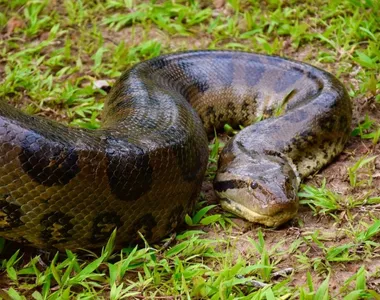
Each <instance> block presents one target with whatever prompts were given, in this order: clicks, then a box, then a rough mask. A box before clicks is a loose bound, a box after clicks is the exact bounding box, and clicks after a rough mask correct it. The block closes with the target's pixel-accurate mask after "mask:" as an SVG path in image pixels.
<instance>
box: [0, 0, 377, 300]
mask: <svg viewBox="0 0 380 300" xmlns="http://www.w3.org/2000/svg"><path fill="white" fill-rule="evenodd" d="M379 12H380V3H379V2H378V1H372V0H366V1H364V0H363V1H352V0H351V1H348V0H346V1H324V0H315V1H296V0H289V1H281V0H269V1H257V2H256V1H243V0H241V1H239V0H229V1H225V0H214V1H212V2H211V1H196V0H193V1H175V0H173V1H169V0H167V1H132V0H103V1H100V0H98V1H89V0H81V1H72V0H64V1H58V0H55V1H38V0H34V1H26V0H14V1H2V0H0V97H1V98H2V101H8V102H9V103H12V104H13V105H15V106H16V107H18V108H20V109H22V110H23V111H25V112H26V113H29V114H37V115H40V116H44V117H48V118H51V119H54V120H58V121H60V122H63V123H66V124H69V125H70V126H82V127H85V128H97V127H98V126H99V122H100V120H101V115H100V112H101V109H102V106H103V101H104V99H105V95H106V92H105V91H107V90H108V88H107V87H108V85H112V83H113V82H114V80H115V78H117V77H118V76H119V75H120V74H121V72H122V71H123V70H124V69H125V68H127V67H129V66H131V65H133V64H134V63H136V62H138V61H141V60H143V59H148V58H151V57H155V56H157V55H159V54H162V53H169V52H173V51H177V50H188V49H205V48H211V49H236V50H246V51H254V52H260V53H266V54H276V55H281V56H286V57H289V58H292V59H297V60H302V61H305V62H308V63H311V64H313V65H315V66H317V67H320V68H323V69H325V70H327V71H329V72H331V73H333V74H334V75H336V76H337V77H338V78H339V79H340V80H341V81H342V83H343V84H344V85H345V86H346V87H347V90H348V92H349V94H350V96H351V98H352V102H353V107H354V111H353V113H354V118H353V121H352V130H353V131H352V137H351V138H350V140H349V142H348V144H347V147H346V148H345V150H344V151H343V153H342V154H341V155H340V156H339V157H337V158H336V159H335V160H334V162H333V163H331V164H330V165H329V166H327V167H326V168H324V169H323V170H321V171H320V172H319V173H318V174H315V175H314V176H312V177H311V178H308V179H307V180H306V181H305V182H304V185H303V186H302V188H301V190H300V194H299V195H300V201H301V206H300V210H299V213H298V215H297V217H296V218H295V219H294V220H292V221H291V222H289V223H288V224H285V225H283V226H282V227H281V228H277V229H270V228H265V227H262V226H259V225H255V224H250V223H248V222H245V221H243V220H241V219H238V218H234V217H233V216H231V215H230V214H227V213H225V212H223V211H222V210H221V209H220V207H219V206H218V203H217V200H216V198H215V195H214V193H213V190H212V184H211V179H212V174H213V172H214V166H215V159H216V157H214V156H213V155H211V156H210V167H209V171H208V176H207V178H206V180H205V182H204V184H203V189H202V199H201V200H202V201H200V204H199V206H198V208H197V210H196V212H194V215H192V216H189V217H187V219H186V223H187V225H186V226H184V227H182V228H181V230H179V232H178V234H177V236H176V237H175V238H174V239H173V240H169V242H166V243H164V241H163V242H161V243H158V244H157V245H150V246H148V245H146V247H145V248H144V247H142V248H139V249H137V248H136V249H124V250H123V251H122V252H121V253H122V254H121V255H119V254H120V253H119V252H118V251H114V252H112V250H111V249H112V238H111V239H110V242H109V244H108V245H107V246H106V247H105V248H104V250H103V251H102V253H98V254H91V253H90V254H89V253H87V254H85V253H86V252H83V253H78V254H73V253H71V252H70V251H67V252H66V254H60V255H56V256H54V253H50V254H49V255H48V254H46V253H42V254H41V253H40V252H36V250H31V249H26V248H22V247H21V248H20V249H17V248H19V245H15V244H12V243H10V242H8V241H7V242H5V245H3V247H2V248H3V251H2V258H3V260H2V273H1V280H0V287H1V290H0V297H2V298H4V299H23V298H27V299H29V298H33V299H45V298H46V299H66V298H67V299H68V298H94V297H97V298H102V297H103V298H106V299H109V298H110V299H120V298H135V299H151V298H157V299H182V298H188V299H190V298H192V299H208V298H211V299H219V298H220V299H256V298H257V299H262V298H263V299H275V298H281V299H328V298H336V299H341V298H345V299H359V298H360V299H363V298H368V299H380V259H379V250H380V241H379V236H378V233H379V232H380V209H379V208H380V188H379V187H380V156H379V153H380V149H379V143H378V140H379V137H380V128H379V124H380V112H379V109H380V94H379V89H380V84H379V79H380V77H379V73H380V72H379V71H380V43H379V40H380V13H379ZM104 86H105V88H104ZM99 87H103V89H101V88H99ZM219 139H220V140H222V141H223V140H224V139H226V135H225V134H222V137H220V138H219ZM213 147H215V140H212V141H210V148H211V149H212V148H213ZM214 205H216V206H214ZM37 254H39V255H37Z"/></svg>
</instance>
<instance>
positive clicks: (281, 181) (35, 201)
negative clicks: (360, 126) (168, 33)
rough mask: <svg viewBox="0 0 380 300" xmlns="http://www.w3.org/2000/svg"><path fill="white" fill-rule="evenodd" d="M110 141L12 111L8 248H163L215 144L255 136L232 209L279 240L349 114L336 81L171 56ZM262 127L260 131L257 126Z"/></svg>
mask: <svg viewBox="0 0 380 300" xmlns="http://www.w3.org/2000/svg"><path fill="white" fill-rule="evenodd" d="M102 119H103V123H102V126H101V128H100V129H98V130H86V129H80V128H71V127H67V126H64V125H62V124H59V123H57V122H54V121H51V120H47V119H44V118H40V117H36V116H30V115H26V114H24V113H22V112H21V111H19V110H17V109H16V108H14V107H11V106H9V105H8V104H7V103H5V101H1V102H0V236H3V237H5V238H7V239H11V240H15V241H18V242H22V243H25V244H28V245H32V246H35V247H40V248H56V249H77V248H81V247H82V248H93V247H99V246H101V245H104V243H105V242H106V241H107V239H108V237H109V236H110V233H111V232H112V231H113V230H114V228H116V227H117V228H118V238H117V244H118V245H125V244H126V243H134V242H136V241H137V240H138V239H139V234H138V232H140V233H141V234H142V235H144V237H145V238H146V239H147V240H148V241H157V240H159V239H160V238H162V237H163V236H165V235H166V234H168V233H169V232H170V231H172V230H174V229H175V228H176V227H177V225H178V224H180V223H181V222H182V220H183V219H184V216H185V214H186V213H189V212H190V211H191V210H192V209H193V207H194V204H195V202H196V200H197V198H198V196H199V193H200V187H201V183H202V180H203V177H204V173H205V170H206V166H207V162H208V140H207V133H212V132H213V131H214V128H216V129H218V128H221V127H223V125H224V124H225V123H228V124H230V125H232V126H237V125H239V124H240V125H243V126H245V128H244V129H243V130H242V131H241V132H240V133H239V134H237V135H236V136H235V137H234V138H232V139H231V140H230V141H229V143H228V144H227V145H226V146H225V148H224V149H223V151H222V153H221V155H220V160H219V169H218V172H217V175H216V178H215V183H214V186H215V191H216V192H217V194H218V196H219V197H220V198H221V203H222V206H223V207H224V208H226V209H228V210H230V211H232V212H234V213H236V214H238V215H241V216H243V217H245V218H247V219H248V220H251V221H254V222H260V223H263V224H266V225H269V226H277V225H279V224H281V223H283V222H286V221H287V220H289V219H290V218H292V217H293V216H294V215H295V214H296V212H297V205H298V204H297V190H298V187H299V183H300V180H301V179H302V178H304V177H306V176H308V175H309V174H312V173H314V172H316V171H317V170H319V169H320V168H321V167H322V166H324V165H326V164H327V163H328V162H330V161H331V160H332V159H333V157H334V156H336V155H337V154H338V153H340V152H341V151H342V149H343V147H344V144H345V142H346V141H347V139H348V136H349V132H350V122H351V104H350V100H349V97H348V95H347V92H346V91H345V89H344V87H343V86H342V84H341V83H340V82H339V81H338V80H337V79H336V78H335V77H333V76H332V75H331V74H329V73H327V72H325V71H322V70H320V69H317V68H315V67H312V66H310V65H308V64H304V63H300V62H295V61H291V60H287V59H284V58H280V57H274V56H265V55H258V54H253V53H245V52H234V51H194V52H182V53H176V54H171V55H164V56H160V57H157V58H154V59H151V60H147V61H144V62H141V63H139V64H137V65H135V66H134V67H132V68H131V69H129V70H128V71H126V72H125V73H124V74H123V75H122V76H121V77H120V78H119V79H118V80H117V82H116V83H115V85H114V86H113V88H112V90H111V92H110V94H109V97H108V98H107V100H106V102H105V107H104V112H103V118H102ZM257 121H260V122H257Z"/></svg>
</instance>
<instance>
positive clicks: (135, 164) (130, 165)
mask: <svg viewBox="0 0 380 300" xmlns="http://www.w3.org/2000/svg"><path fill="white" fill-rule="evenodd" d="M106 153H107V159H108V165H107V175H108V181H109V185H110V188H111V191H112V193H113V194H114V195H115V196H116V197H117V198H118V199H119V200H121V201H128V202H129V201H136V200H138V199H139V198H140V197H141V196H142V195H144V194H145V193H147V192H149V190H150V188H151V185H152V181H153V179H152V172H153V169H152V167H151V166H150V165H149V155H148V154H147V153H146V152H145V151H144V150H143V149H142V148H140V147H138V146H136V145H133V144H131V143H128V142H127V141H125V140H118V139H116V138H112V137H108V138H107V149H106Z"/></svg>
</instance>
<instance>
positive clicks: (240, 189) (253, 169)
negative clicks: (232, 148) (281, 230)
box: [214, 153, 300, 227]
mask: <svg viewBox="0 0 380 300" xmlns="http://www.w3.org/2000/svg"><path fill="white" fill-rule="evenodd" d="M296 174H297V173H296V171H295V168H294V167H293V166H292V164H291V163H289V162H288V161H287V160H286V158H284V157H283V156H281V155H279V154H273V153H271V154H260V155H259V154H256V155H248V154H246V153H239V155H238V156H237V157H233V158H232V159H223V155H221V159H220V160H219V169H218V173H217V175H216V177H215V181H214V190H215V192H216V194H217V195H218V197H219V198H220V202H221V205H222V207H223V208H224V209H225V210H227V211H230V212H232V213H234V214H236V215H238V216H240V217H243V218H245V219H247V220H248V221H251V222H255V223H261V224H264V225H266V226H270V227H277V226H279V225H281V224H283V223H285V222H287V221H289V220H290V219H292V218H293V217H294V216H295V215H296V213H297V210H298V198H297V191H298V187H299V182H300V180H299V178H298V176H297V175H296Z"/></svg>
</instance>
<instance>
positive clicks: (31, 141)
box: [19, 131, 80, 186]
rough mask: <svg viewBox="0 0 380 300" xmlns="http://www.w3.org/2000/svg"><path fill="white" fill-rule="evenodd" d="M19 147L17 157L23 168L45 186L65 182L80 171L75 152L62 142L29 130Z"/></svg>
mask: <svg viewBox="0 0 380 300" xmlns="http://www.w3.org/2000/svg"><path fill="white" fill-rule="evenodd" d="M21 147H22V150H21V152H20V154H19V159H20V162H21V165H22V168H23V170H24V171H25V172H26V173H27V174H28V175H29V176H30V177H31V178H32V179H33V180H34V181H36V182H38V183H41V184H43V185H45V186H52V185H64V184H67V183H68V182H69V181H70V180H71V179H72V178H73V177H75V175H76V174H77V173H78V172H79V171H80V169H79V166H78V165H77V161H78V155H77V153H76V152H75V150H74V149H73V148H70V147H69V146H66V145H64V144H63V143H58V142H52V141H51V140H50V139H45V138H44V137H42V136H40V135H39V134H37V133H35V132H33V131H29V132H28V133H27V134H26V136H25V137H24V139H23V140H22V143H21Z"/></svg>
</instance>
